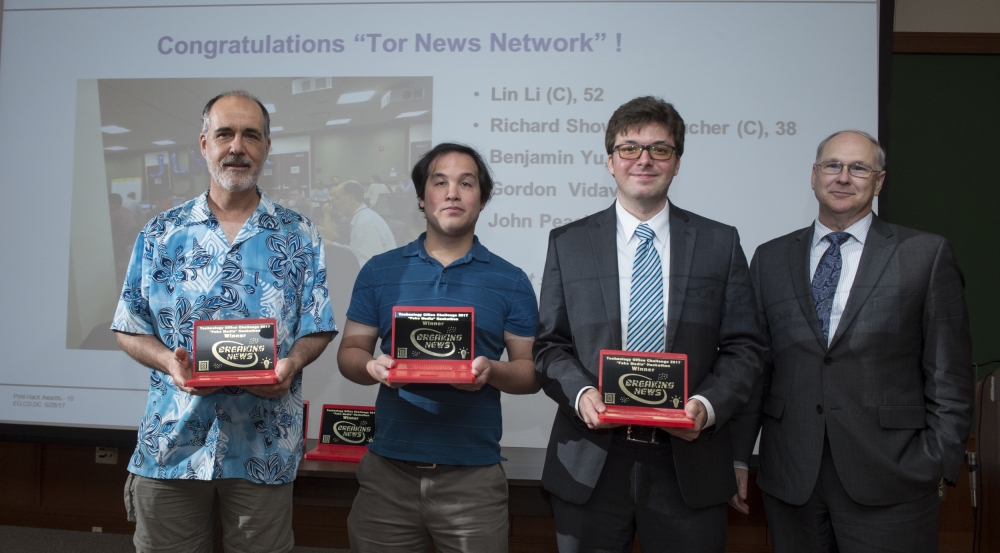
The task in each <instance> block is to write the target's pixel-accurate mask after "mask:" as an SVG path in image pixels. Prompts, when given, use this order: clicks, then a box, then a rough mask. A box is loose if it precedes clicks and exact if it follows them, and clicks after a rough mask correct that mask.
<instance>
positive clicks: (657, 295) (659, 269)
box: [625, 223, 666, 352]
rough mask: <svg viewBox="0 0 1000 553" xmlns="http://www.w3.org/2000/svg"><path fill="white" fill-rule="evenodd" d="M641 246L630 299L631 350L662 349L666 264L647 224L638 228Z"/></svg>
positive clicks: (633, 273)
mask: <svg viewBox="0 0 1000 553" xmlns="http://www.w3.org/2000/svg"><path fill="white" fill-rule="evenodd" d="M635 234H636V236H638V237H639V247H638V248H636V250H635V262H633V264H632V290H631V292H630V294H629V300H628V345H627V346H626V347H625V349H627V350H629V351H655V352H662V351H663V350H664V348H665V347H666V332H665V330H664V324H663V265H662V264H661V263H660V254H658V253H657V252H656V246H655V245H654V244H653V237H654V236H656V233H654V232H653V230H652V229H651V228H649V227H648V226H647V225H646V224H645V223H643V224H641V225H639V227H638V228H636V229H635Z"/></svg>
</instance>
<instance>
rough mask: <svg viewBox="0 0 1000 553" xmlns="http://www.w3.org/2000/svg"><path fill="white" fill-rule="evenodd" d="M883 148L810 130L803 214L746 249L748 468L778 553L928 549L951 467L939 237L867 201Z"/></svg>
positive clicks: (960, 301) (956, 441)
mask: <svg viewBox="0 0 1000 553" xmlns="http://www.w3.org/2000/svg"><path fill="white" fill-rule="evenodd" d="M884 178H885V153H884V152H883V150H882V148H881V146H880V145H879V144H878V142H877V141H876V140H875V139H874V138H872V137H871V136H869V135H868V134H865V133H863V132H859V131H841V132H838V133H835V134H833V135H831V136H830V137H828V138H827V139H826V140H824V141H823V142H822V143H820V145H819V148H818V150H817V152H816V163H815V164H814V165H813V169H812V189H813V192H814V193H815V195H816V199H817V200H818V201H819V217H818V218H817V220H816V221H815V223H814V224H812V225H810V226H808V227H806V228H804V229H801V230H797V231H795V232H793V233H791V234H789V235H787V236H783V237H781V238H777V239H775V240H772V241H771V242H768V243H767V244H764V245H762V246H760V248H758V249H757V252H756V253H755V254H754V257H753V261H752V262H751V264H750V267H751V268H750V271H751V275H752V277H753V281H754V286H755V289H756V293H757V307H758V310H759V312H760V318H761V320H762V322H763V324H764V325H765V328H764V330H765V335H766V336H767V338H768V339H769V341H770V351H769V353H768V355H767V359H766V361H767V362H766V364H765V369H764V375H763V379H762V383H763V392H762V394H761V397H760V398H758V399H759V401H761V402H762V404H763V408H762V415H761V419H762V424H763V432H762V434H761V443H760V472H759V474H758V476H757V483H758V485H759V486H760V488H761V489H762V490H763V491H764V507H765V511H766V512H767V518H768V526H769V529H770V531H771V536H772V538H773V540H774V550H775V552H776V553H783V552H799V551H807V552H812V551H824V552H825V551H838V550H839V551H845V552H846V551H852V552H854V551H899V552H906V553H913V552H920V551H937V544H938V537H937V531H938V505H939V500H938V494H937V493H936V492H937V487H938V483H939V481H940V480H941V478H942V477H943V478H944V479H945V480H946V481H949V482H954V481H955V480H956V479H957V478H958V475H959V471H960V470H961V468H962V457H963V452H964V446H965V440H966V437H967V435H968V431H969V421H970V415H971V411H972V390H973V382H974V375H973V369H972V360H971V339H970V336H969V324H968V316H967V313H966V307H965V296H964V282H963V278H962V274H961V272H960V271H959V269H958V265H957V263H956V262H955V256H954V254H953V253H952V249H951V246H950V245H949V243H948V241H947V240H945V239H944V238H942V237H940V236H935V235H933V234H927V233H924V232H919V231H915V230H912V229H908V228H905V227H900V226H897V225H892V224H889V223H886V222H885V221H883V220H882V219H879V218H878V217H876V216H874V215H873V214H872V200H873V198H874V197H875V196H877V195H878V193H879V190H880V189H881V187H882V181H883V179H884Z"/></svg>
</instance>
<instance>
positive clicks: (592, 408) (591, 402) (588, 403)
mask: <svg viewBox="0 0 1000 553" xmlns="http://www.w3.org/2000/svg"><path fill="white" fill-rule="evenodd" d="M607 409H608V408H607V407H606V406H605V405H604V402H603V401H601V393H600V392H598V391H597V390H596V389H595V388H590V389H589V390H587V391H585V392H583V394H581V395H580V403H579V405H577V411H579V412H580V418H581V419H583V422H585V423H587V428H590V429H591V430H596V429H598V428H614V427H615V426H621V425H618V424H611V423H608V422H601V419H600V418H599V416H598V415H599V414H600V413H603V412H605V411H607Z"/></svg>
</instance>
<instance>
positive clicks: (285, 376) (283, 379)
mask: <svg viewBox="0 0 1000 553" xmlns="http://www.w3.org/2000/svg"><path fill="white" fill-rule="evenodd" d="M296 372H298V371H297V370H294V369H293V366H292V362H291V361H289V360H288V358H287V357H286V358H285V359H278V364H277V365H275V366H274V376H276V377H277V378H278V382H276V383H275V384H261V385H259V386H243V389H244V390H246V391H248V392H250V393H251V394H253V395H255V396H260V397H281V396H282V395H284V393H285V392H287V391H288V388H289V386H291V385H292V377H293V376H295V373H296Z"/></svg>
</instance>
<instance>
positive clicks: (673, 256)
mask: <svg viewBox="0 0 1000 553" xmlns="http://www.w3.org/2000/svg"><path fill="white" fill-rule="evenodd" d="M697 237H698V230H697V229H695V228H694V227H692V226H690V225H688V217H687V215H686V214H685V213H684V211H682V210H680V209H678V208H676V207H674V205H673V204H670V278H669V279H667V286H669V287H670V288H669V290H670V297H669V298H667V302H668V303H667V343H666V350H665V351H673V347H674V338H676V337H677V327H678V326H679V325H680V320H681V312H682V311H683V310H684V298H685V297H686V296H687V288H688V280H689V277H690V276H691V265H692V264H693V263H694V243H695V240H696V239H697Z"/></svg>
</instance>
